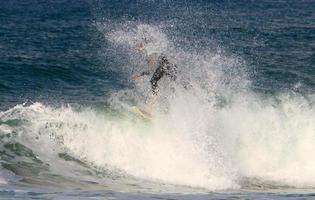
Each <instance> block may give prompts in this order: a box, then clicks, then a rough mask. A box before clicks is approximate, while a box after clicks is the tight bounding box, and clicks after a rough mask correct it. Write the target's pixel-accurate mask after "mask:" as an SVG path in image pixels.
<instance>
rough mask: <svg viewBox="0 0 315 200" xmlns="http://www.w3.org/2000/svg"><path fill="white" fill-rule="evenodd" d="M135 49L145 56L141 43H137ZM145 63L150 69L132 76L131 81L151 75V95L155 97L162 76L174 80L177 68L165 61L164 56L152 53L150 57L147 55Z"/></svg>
mask: <svg viewBox="0 0 315 200" xmlns="http://www.w3.org/2000/svg"><path fill="white" fill-rule="evenodd" d="M136 49H138V50H139V51H141V52H144V53H145V54H146V55H147V52H146V51H145V48H144V44H143V43H139V44H138V45H136ZM147 63H148V65H149V68H150V69H149V70H147V71H143V72H141V73H135V74H132V75H131V79H133V80H135V79H138V78H140V77H142V76H144V75H150V74H152V77H151V79H150V83H151V89H152V94H153V95H154V96H156V95H157V94H158V91H159V88H158V81H159V80H160V79H161V78H162V77H163V76H168V77H169V78H170V79H171V80H173V81H175V80H176V72H177V66H176V65H174V64H173V63H171V62H170V61H169V60H168V59H167V57H166V55H164V54H160V55H159V54H158V53H152V54H150V55H147Z"/></svg>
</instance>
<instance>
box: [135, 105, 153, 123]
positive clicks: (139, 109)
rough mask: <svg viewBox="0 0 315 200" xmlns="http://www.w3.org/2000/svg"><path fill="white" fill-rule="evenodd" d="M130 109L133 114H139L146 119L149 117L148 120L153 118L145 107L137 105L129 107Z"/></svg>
mask: <svg viewBox="0 0 315 200" xmlns="http://www.w3.org/2000/svg"><path fill="white" fill-rule="evenodd" d="M129 111H130V112H132V113H133V114H135V115H137V116H139V117H142V118H144V119H147V120H151V119H152V115H151V114H150V113H148V112H146V111H144V110H143V109H141V108H139V107H137V106H131V107H130V108H129Z"/></svg>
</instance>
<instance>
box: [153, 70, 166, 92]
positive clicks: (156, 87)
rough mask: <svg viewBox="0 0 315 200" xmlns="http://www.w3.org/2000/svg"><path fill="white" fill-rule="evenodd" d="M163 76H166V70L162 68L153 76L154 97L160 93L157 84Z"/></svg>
mask: <svg viewBox="0 0 315 200" xmlns="http://www.w3.org/2000/svg"><path fill="white" fill-rule="evenodd" d="M163 75H164V70H163V67H162V66H160V67H158V68H157V69H156V70H155V72H154V73H153V76H152V78H151V80H150V83H151V88H152V93H153V95H157V93H158V84H157V82H158V81H159V80H160V79H161V78H162V76H163Z"/></svg>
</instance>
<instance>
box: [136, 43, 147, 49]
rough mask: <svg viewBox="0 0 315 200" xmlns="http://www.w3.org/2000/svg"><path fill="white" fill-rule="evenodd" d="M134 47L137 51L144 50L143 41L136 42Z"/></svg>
mask: <svg viewBox="0 0 315 200" xmlns="http://www.w3.org/2000/svg"><path fill="white" fill-rule="evenodd" d="M135 49H137V50H138V51H144V50H145V48H144V43H143V42H139V43H137V44H136V47H135Z"/></svg>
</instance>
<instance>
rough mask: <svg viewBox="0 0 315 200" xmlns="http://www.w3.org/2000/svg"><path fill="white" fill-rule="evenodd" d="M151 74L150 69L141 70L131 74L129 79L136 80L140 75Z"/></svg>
mask: <svg viewBox="0 0 315 200" xmlns="http://www.w3.org/2000/svg"><path fill="white" fill-rule="evenodd" d="M150 74H151V71H144V72H141V73H134V74H132V75H131V77H130V78H131V79H132V80H136V79H138V78H140V77H141V76H145V75H150Z"/></svg>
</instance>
